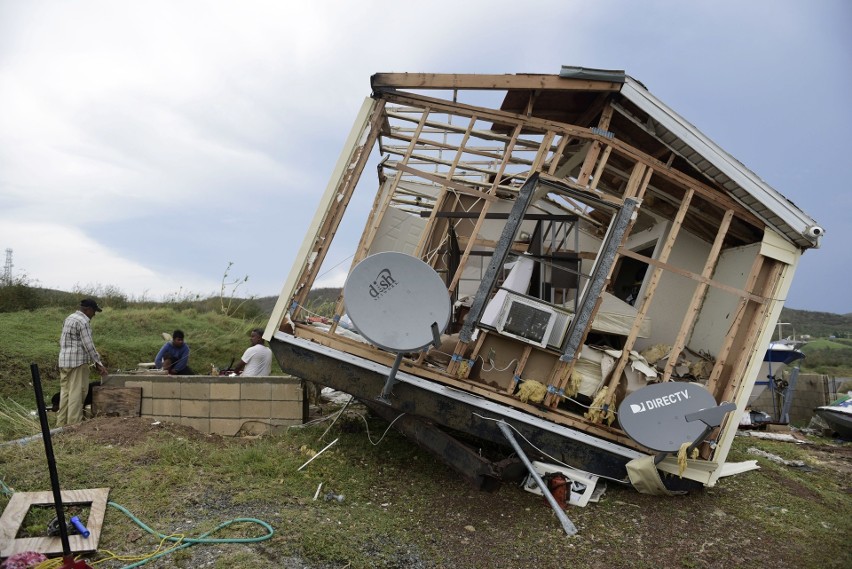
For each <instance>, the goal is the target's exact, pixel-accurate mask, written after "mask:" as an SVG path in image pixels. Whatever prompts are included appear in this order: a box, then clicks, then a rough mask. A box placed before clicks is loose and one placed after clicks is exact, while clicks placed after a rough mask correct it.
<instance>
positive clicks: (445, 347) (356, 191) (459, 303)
mask: <svg viewBox="0 0 852 569" xmlns="http://www.w3.org/2000/svg"><path fill="white" fill-rule="evenodd" d="M371 83H372V85H371V86H372V96H371V97H369V98H367V99H366V101H365V102H364V104H363V106H362V107H361V109H360V112H359V113H358V116H357V118H356V121H355V124H354V126H353V127H352V130H351V132H350V134H349V137H348V139H347V140H346V142H345V145H344V147H343V149H342V152H341V154H340V157H339V159H338V161H337V163H336V166H335V169H334V172H333V173H332V176H331V179H330V181H329V183H328V186H327V187H326V189H325V192H324V193H323V195H322V197H321V201H320V205H319V208H318V210H317V213H316V215H315V217H314V218H313V221H312V223H311V225H310V227H309V230H308V234H307V235H306V236H305V238H304V241H303V243H302V246H301V248H300V250H299V252H298V256H297V258H296V260H295V263H294V266H293V269H292V271H291V272H290V274H289V276H288V278H287V280H286V282H285V284H284V287H283V290H282V292H281V296H280V298H279V300H278V303H277V305H276V307H275V309H274V312H273V315H272V318H271V320H270V322H269V326H268V327H267V330H266V334H265V337H266V338H267V339H268V340H269V341H270V346H271V348H272V349H273V351H274V352H275V354H276V357H277V359H278V361H279V363H280V365H281V367H282V369H284V370H285V371H287V372H289V373H292V374H293V375H295V376H298V377H300V378H303V379H306V380H310V381H314V382H317V383H319V384H322V385H327V386H331V387H333V388H335V389H338V390H341V391H345V392H347V393H351V394H352V395H354V396H355V397H356V398H357V399H359V400H360V401H362V402H364V403H365V404H366V405H367V406H368V407H370V408H371V409H373V410H374V411H375V412H376V413H379V414H380V415H382V416H384V417H386V418H387V419H388V420H389V421H392V420H395V422H394V427H395V428H398V429H400V430H402V431H403V432H405V433H406V434H407V435H408V436H410V437H411V438H413V439H415V440H417V442H418V443H420V444H422V445H424V446H426V447H427V448H429V449H430V450H431V451H432V452H434V453H436V454H437V455H439V456H441V457H442V458H443V459H444V460H446V461H447V462H448V463H449V464H450V465H451V466H453V467H454V468H456V469H457V470H458V471H459V472H460V473H462V474H464V475H465V476H467V477H468V478H469V479H471V480H472V481H473V482H474V483H476V484H478V485H479V486H481V487H494V486H495V485H497V484H499V481H500V480H501V479H503V478H504V476H503V475H504V471H503V470H501V463H500V462H499V461H494V460H490V459H488V458H485V457H483V456H480V453H478V452H477V451H476V449H474V448H472V447H470V446H469V445H468V444H466V441H469V440H470V439H471V438H476V439H481V440H486V441H491V442H493V443H496V444H498V445H504V446H508V445H506V437H505V436H504V434H503V433H502V432H501V429H500V428H499V424H498V423H499V422H505V423H507V424H508V425H510V426H511V428H512V429H513V430H514V432H515V433H517V434H519V435H521V437H523V439H525V442H524V443H523V446H524V450H525V451H526V452H529V453H530V454H531V455H532V456H535V457H537V458H539V459H545V460H548V461H556V462H561V463H563V464H565V465H568V466H569V467H571V468H577V469H580V470H582V471H584V472H587V473H590V474H592V475H595V476H606V477H608V478H611V479H616V480H619V481H623V482H625V483H628V482H631V481H634V479H633V477H632V476H631V475H629V472H628V470H629V469H628V465H630V464H634V465H635V464H638V463H639V462H642V463H643V464H644V466H643V468H644V467H648V463H649V458H653V461H652V462H650V467H648V468H650V469H652V470H653V469H656V471H657V472H658V473H663V476H662V480H663V483H664V484H665V486H666V487H671V488H675V487H677V488H684V487H686V488H689V487H691V486H695V487H697V486H700V485H709V486H712V485H713V484H715V482H716V480H717V479H718V478H719V476H724V475H726V474H727V473H728V472H729V471H730V467H729V468H728V469H727V470H726V467H725V458H726V456H727V454H728V450H729V448H730V445H731V442H732V439H733V437H734V434H735V431H736V426H737V423H738V418H739V415H740V414H741V413H742V412H743V410H744V408H745V404H746V401H747V399H748V396H749V394H750V391H751V388H752V386H753V384H754V381H755V376H756V375H757V370H758V368H759V367H760V364H761V362H762V360H763V355H764V352H765V350H766V348H767V345H768V343H769V341H770V339H771V336H772V331H773V327H774V325H775V322H776V320H777V318H778V316H779V313H780V311H781V308H782V305H783V302H784V298H785V297H786V294H787V291H788V290H789V287H790V283H791V280H792V278H793V274H794V272H795V269H796V265H797V263H798V260H799V257H800V255H801V254H802V253H803V252H804V251H805V250H807V249H810V248H815V247H818V246H819V241H820V238H821V237H822V233H823V229H822V228H820V227H819V226H818V225H817V224H816V222H815V221H814V220H813V219H811V218H810V217H809V216H808V215H807V214H805V213H804V212H803V211H801V210H800V209H799V208H797V207H796V206H795V205H794V204H793V203H791V202H790V201H789V200H787V199H786V198H784V197H783V196H782V195H780V194H779V193H778V192H777V191H775V190H774V189H773V188H771V187H769V186H768V185H767V184H766V183H764V182H763V181H762V180H761V179H760V178H759V177H758V176H757V175H755V174H754V173H753V172H751V171H750V170H748V169H747V168H746V167H745V166H744V165H743V164H741V163H740V162H739V161H737V160H736V159H735V158H734V157H732V156H731V155H729V154H728V153H726V152H725V151H724V150H723V149H722V148H720V147H719V146H718V145H716V144H715V143H713V142H712V141H711V140H710V139H709V138H708V137H706V136H705V135H703V134H702V133H701V132H700V131H698V130H697V129H696V128H695V127H694V126H692V125H691V124H690V123H689V122H687V120H685V119H684V118H682V117H681V116H679V115H678V114H677V113H676V112H675V111H674V110H672V109H671V108H669V107H668V106H666V105H665V104H664V103H663V102H661V101H660V100H659V99H657V98H656V97H655V96H654V95H652V94H651V93H650V92H649V90H648V89H646V88H645V86H644V85H643V84H642V83H640V82H639V81H637V80H635V79H633V78H631V77H630V76H628V75H626V74H625V73H624V72H621V71H608V70H593V69H584V68H577V67H563V68H562V69H561V71H560V73H559V74H558V75H534V74H517V75H463V74H428V73H378V74H376V75H374V76H373V77H372V80H371ZM368 166H369V167H368ZM355 203H357V204H361V207H359V208H352V210H353V211H352V212H349V211H347V207H348V206H349V205H350V204H355ZM365 204H372V205H371V207H370V209H369V211H368V212H366V214H365V213H364V209H366V205H365ZM356 210H357V211H356ZM359 212H360V215H361V216H362V217H361V218H360V219H353V218H352V216H357V215H359ZM344 219H346V222H347V223H349V224H354V225H356V226H358V227H362V230H361V233H360V239H359V240H358V241H357V242H355V241H354V239H353V240H352V242H351V243H343V244H340V243H334V239H335V237H336V236H337V234H338V230H339V228H340V227H341V224H342V223H343V220H344ZM332 248H337V249H336V250H344V249H345V250H346V251H347V252H348V254H350V255H351V257H350V258H348V259H347V261H346V263H347V264H348V265H349V266H350V267H351V268H350V271H351V270H352V269H353V268H355V267H357V266H358V265H359V263H361V262H362V261H363V260H364V259H368V258H370V257H371V256H373V255H376V254H379V253H384V252H397V253H404V254H406V255H409V256H411V257H413V258H416V259H419V260H420V261H422V262H423V263H425V264H427V265H428V266H429V267H431V269H432V270H433V271H434V272H435V273H436V274H437V275H438V276H439V277H440V280H441V281H442V282H443V285H444V286H445V287H446V292H447V294H448V296H449V304H450V309H449V319H448V323H447V326H446V327H445V329H443V330H440V332H441V334H440V337H438V338H435V342H432V343H430V345H429V346H425V347H424V348H423V349H419V350H412V351H410V352H406V353H395V352H394V350H393V349H388V347H387V346H385V347H381V346H380V345H376V343H375V342H371V341H370V339H369V338H368V337H366V336H369V334H362V333H361V332H363V330H361V331H360V332H359V329H360V327H359V325H358V324H359V323H358V322H353V321H352V319H350V318H349V314H348V312H349V311H347V303H346V300H347V299H346V298H345V297H344V296H345V295H342V296H341V298H340V299H339V301H338V303H337V306H336V310H335V313H334V316H333V317H332V318H329V319H328V320H327V321H326V322H323V321H322V319H318V318H312V316H315V315H314V314H312V313H311V311H310V307H309V306H307V300H308V293H309V292H310V290H311V288H312V287H314V286H315V282H316V281H317V278H318V275H322V274H323V273H324V272H325V271H328V270H329V265H331V264H334V263H337V262H338V261H339V258H342V256H340V255H338V257H336V259H335V260H334V261H333V262H332V260H331V259H327V258H326V256H327V254H328V253H329V251H330V250H331V249H332ZM326 261H328V262H326ZM397 280H398V279H397ZM409 294H410V298H409V300H410V302H411V303H413V304H416V303H418V302H420V299H419V298H418V296H417V289H416V288H412V289H410V290H409ZM390 320H393V319H390ZM393 324H394V323H393V322H388V325H389V326H390V327H391V328H393ZM391 348H393V347H391ZM390 378H393V384H392V386H388V384H390V383H391V382H390V381H389V379H390ZM669 382H686V383H689V384H698V385H700V386H702V388H703V389H704V390H706V391H707V392H708V393H709V394H710V395H712V399H711V401H715V403H716V404H717V405H721V404H722V403H723V402H733V403H735V404H736V410H734V411H732V412H728V413H727V414H724V418H723V419H721V423H720V424H718V425H710V426H708V429H707V430H706V432H704V431H702V432H701V436H700V437H699V440H696V441H692V440H680V439H679V438H678V437H680V436H682V433H680V432H677V431H679V429H677V428H671V427H670V426H668V425H666V426H664V427H662V428H663V429H665V430H667V431H670V432H667V433H665V436H666V437H668V438H670V439H671V440H670V441H668V442H667V443H666V444H672V445H674V447H673V448H677V447H679V446H680V445H681V444H682V443H692V445H691V446H690V450H694V451H695V452H692V453H691V454H690V458H688V459H687V460H686V467H685V469H683V467H682V466H679V464H678V457H677V456H676V455H677V453H675V452H660V448H659V447H657V448H651V447H649V446H647V444H646V443H643V442H642V441H637V440H636V439H635V438H634V437H632V436H630V435H629V434H628V433H627V432H625V430H624V429H623V428H622V421H621V420H620V419H619V413H620V412H621V413H625V411H622V410H620V405H621V403H622V402H623V401H624V399H625V398H627V397H629V396H630V395H631V394H632V393H635V392H637V390H640V389H643V388H645V387H646V386H649V385H657V384H666V383H669ZM385 387H390V389H389V391H388V396H387V397H381V395H383V394H384V393H385V391H384V388H385ZM665 401H668V399H666V400H665ZM681 415H682V413H681ZM720 416H721V415H720ZM680 419H683V417H682V416H681V417H680ZM710 427H712V428H710ZM659 434H660V433H656V434H655V435H654V436H658V435H659ZM670 450H671V449H668V451H670ZM693 455H694V456H695V458H691V456H693ZM682 458H683V457H682ZM681 462H682V461H681ZM672 474H674V475H676V476H667V475H672ZM677 475H679V476H677ZM634 486H637V487H639V486H640V485H639V484H637V483H636V482H635V481H634ZM640 490H643V491H647V489H643V488H640Z"/></svg>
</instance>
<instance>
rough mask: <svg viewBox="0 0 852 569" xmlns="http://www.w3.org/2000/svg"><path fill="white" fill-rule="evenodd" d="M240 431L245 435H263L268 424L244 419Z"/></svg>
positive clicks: (266, 430)
mask: <svg viewBox="0 0 852 569" xmlns="http://www.w3.org/2000/svg"><path fill="white" fill-rule="evenodd" d="M240 432H241V433H242V434H245V435H263V434H265V433H268V432H269V425H268V424H266V423H265V422H261V421H245V422H244V423H243V426H242V428H241V429H240Z"/></svg>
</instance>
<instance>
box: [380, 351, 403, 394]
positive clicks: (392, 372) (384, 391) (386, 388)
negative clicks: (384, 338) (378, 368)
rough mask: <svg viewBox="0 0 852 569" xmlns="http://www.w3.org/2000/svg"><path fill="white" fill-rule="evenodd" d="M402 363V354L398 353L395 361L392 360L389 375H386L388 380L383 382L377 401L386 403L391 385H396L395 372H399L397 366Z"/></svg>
mask: <svg viewBox="0 0 852 569" xmlns="http://www.w3.org/2000/svg"><path fill="white" fill-rule="evenodd" d="M401 363H402V353H401V352H400V353H398V354H397V355H396V359H394V360H393V367H391V370H390V373H389V374H388V379H387V381H386V382H385V386H384V388H382V394H381V395H379V400H380V401H384V402H385V403H387V402H388V397H389V396H390V394H391V390H392V389H393V384H394V383H396V372H397V371H399V364H401Z"/></svg>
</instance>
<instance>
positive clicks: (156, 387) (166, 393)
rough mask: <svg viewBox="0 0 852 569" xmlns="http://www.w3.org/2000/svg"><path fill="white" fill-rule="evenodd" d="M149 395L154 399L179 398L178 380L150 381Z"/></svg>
mask: <svg viewBox="0 0 852 569" xmlns="http://www.w3.org/2000/svg"><path fill="white" fill-rule="evenodd" d="M151 397H153V398H154V399H180V382H178V381H177V380H174V381H171V380H169V381H152V382H151Z"/></svg>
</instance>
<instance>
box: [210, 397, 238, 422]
mask: <svg viewBox="0 0 852 569" xmlns="http://www.w3.org/2000/svg"><path fill="white" fill-rule="evenodd" d="M210 418H211V419H239V418H240V402H239V401H211V402H210Z"/></svg>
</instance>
